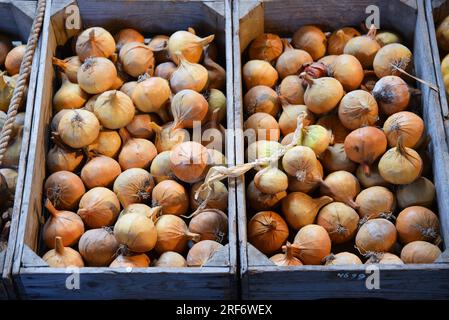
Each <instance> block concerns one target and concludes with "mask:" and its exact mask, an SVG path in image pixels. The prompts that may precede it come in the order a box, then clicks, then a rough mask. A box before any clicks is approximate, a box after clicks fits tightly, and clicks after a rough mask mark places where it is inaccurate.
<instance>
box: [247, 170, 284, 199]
mask: <svg viewBox="0 0 449 320" xmlns="http://www.w3.org/2000/svg"><path fill="white" fill-rule="evenodd" d="M254 184H255V186H256V188H257V189H259V190H260V191H261V192H263V193H268V194H277V193H279V192H282V191H286V190H287V188H288V177H287V175H286V174H285V173H284V172H283V171H282V170H280V169H278V168H277V167H276V166H270V167H268V168H266V169H264V170H260V171H259V172H257V173H256V175H255V176H254Z"/></svg>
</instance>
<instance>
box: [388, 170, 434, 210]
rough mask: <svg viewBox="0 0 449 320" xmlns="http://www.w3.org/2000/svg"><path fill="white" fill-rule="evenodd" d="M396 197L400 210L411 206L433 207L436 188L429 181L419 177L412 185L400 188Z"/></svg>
mask: <svg viewBox="0 0 449 320" xmlns="http://www.w3.org/2000/svg"><path fill="white" fill-rule="evenodd" d="M396 197H397V200H398V205H399V207H400V208H406V207H410V206H423V207H431V206H432V204H433V202H434V201H435V186H434V184H433V183H432V181H430V180H429V179H427V178H425V177H419V178H418V179H416V180H415V181H413V182H412V183H411V184H405V185H400V186H398V188H397V190H396Z"/></svg>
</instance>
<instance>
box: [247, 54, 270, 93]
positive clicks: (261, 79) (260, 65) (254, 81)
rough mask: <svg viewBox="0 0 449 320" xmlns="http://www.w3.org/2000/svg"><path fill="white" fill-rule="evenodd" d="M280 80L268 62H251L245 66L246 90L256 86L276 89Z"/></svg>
mask: <svg viewBox="0 0 449 320" xmlns="http://www.w3.org/2000/svg"><path fill="white" fill-rule="evenodd" d="M277 80H278V73H277V71H276V69H275V68H273V66H272V65H271V64H270V63H268V62H267V61H263V60H250V61H248V62H247V63H245V65H244V66H243V81H244V82H245V85H246V89H247V90H249V89H251V88H252V87H255V86H261V85H263V86H267V87H270V88H272V87H274V85H275V84H276V82H277Z"/></svg>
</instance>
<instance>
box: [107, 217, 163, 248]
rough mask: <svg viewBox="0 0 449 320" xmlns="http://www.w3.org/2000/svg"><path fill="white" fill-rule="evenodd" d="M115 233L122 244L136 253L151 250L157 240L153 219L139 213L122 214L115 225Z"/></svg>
mask: <svg viewBox="0 0 449 320" xmlns="http://www.w3.org/2000/svg"><path fill="white" fill-rule="evenodd" d="M114 235H115V238H116V239H117V241H118V242H119V243H120V244H122V245H126V246H127V247H128V248H129V250H131V251H133V252H136V253H144V252H147V251H150V250H151V249H153V248H154V246H155V245H156V241H157V231H156V227H155V226H154V223H153V220H152V219H151V218H150V217H146V216H144V215H142V214H137V213H129V214H125V215H123V216H121V217H120V219H118V220H117V222H116V224H115V226H114Z"/></svg>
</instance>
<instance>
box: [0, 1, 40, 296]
mask: <svg viewBox="0 0 449 320" xmlns="http://www.w3.org/2000/svg"><path fill="white" fill-rule="evenodd" d="M35 11H36V1H5V0H0V32H1V33H5V34H8V35H10V36H11V38H12V39H13V40H20V41H21V42H22V43H24V44H26V43H27V41H28V36H29V32H30V29H31V25H32V24H33V18H34V15H35ZM39 52H40V51H39V48H36V53H35V56H34V60H33V64H32V72H31V76H30V83H29V88H28V94H27V96H26V105H25V110H26V115H25V124H24V131H23V141H22V148H21V152H20V160H19V170H18V177H17V187H16V192H15V202H14V207H13V215H12V219H11V229H10V234H9V240H8V247H7V249H6V250H4V251H3V252H0V274H1V279H0V300H1V299H7V298H8V297H9V298H15V290H14V287H13V283H12V278H11V269H12V259H13V256H14V247H15V243H16V238H17V229H18V225H19V213H20V207H21V203H22V201H21V200H22V192H23V184H24V177H25V171H26V166H27V155H28V144H29V140H30V131H31V121H32V120H31V119H32V115H33V105H34V94H35V88H36V78H37V70H38V61H39Z"/></svg>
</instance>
